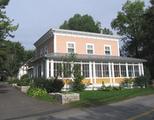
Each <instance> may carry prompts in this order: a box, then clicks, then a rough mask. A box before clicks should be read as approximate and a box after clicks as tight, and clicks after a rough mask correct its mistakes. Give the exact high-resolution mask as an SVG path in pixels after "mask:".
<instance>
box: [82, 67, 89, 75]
mask: <svg viewBox="0 0 154 120" xmlns="http://www.w3.org/2000/svg"><path fill="white" fill-rule="evenodd" d="M83 76H84V77H89V64H83Z"/></svg>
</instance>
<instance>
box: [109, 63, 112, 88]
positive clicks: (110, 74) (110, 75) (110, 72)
mask: <svg viewBox="0 0 154 120" xmlns="http://www.w3.org/2000/svg"><path fill="white" fill-rule="evenodd" d="M108 67H109V78H110V86H112V71H111V70H112V69H111V63H108Z"/></svg>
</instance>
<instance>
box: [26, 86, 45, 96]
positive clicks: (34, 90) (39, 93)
mask: <svg viewBox="0 0 154 120" xmlns="http://www.w3.org/2000/svg"><path fill="white" fill-rule="evenodd" d="M47 94H48V93H47V91H46V90H45V89H41V88H35V87H31V88H30V89H29V90H28V92H27V95H29V96H33V97H42V96H46V95H47Z"/></svg>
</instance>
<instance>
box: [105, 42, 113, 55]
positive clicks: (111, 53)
mask: <svg viewBox="0 0 154 120" xmlns="http://www.w3.org/2000/svg"><path fill="white" fill-rule="evenodd" d="M105 47H109V48H110V55H107V56H112V47H111V45H107V44H105V45H104V55H106V54H105Z"/></svg>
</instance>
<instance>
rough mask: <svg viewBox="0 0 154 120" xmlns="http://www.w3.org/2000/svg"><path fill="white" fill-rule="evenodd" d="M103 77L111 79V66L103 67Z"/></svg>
mask: <svg viewBox="0 0 154 120" xmlns="http://www.w3.org/2000/svg"><path fill="white" fill-rule="evenodd" d="M103 77H109V66H108V65H103Z"/></svg>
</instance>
